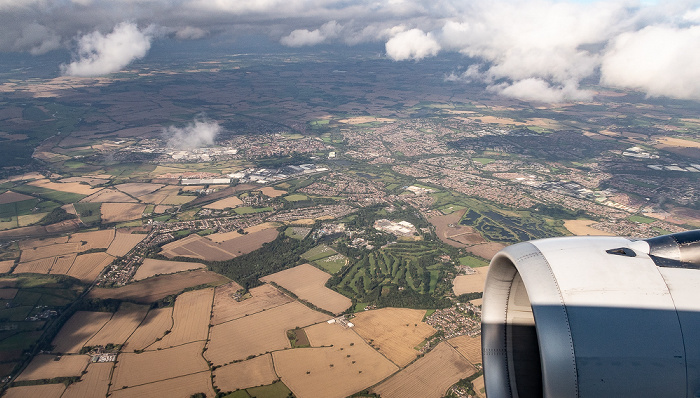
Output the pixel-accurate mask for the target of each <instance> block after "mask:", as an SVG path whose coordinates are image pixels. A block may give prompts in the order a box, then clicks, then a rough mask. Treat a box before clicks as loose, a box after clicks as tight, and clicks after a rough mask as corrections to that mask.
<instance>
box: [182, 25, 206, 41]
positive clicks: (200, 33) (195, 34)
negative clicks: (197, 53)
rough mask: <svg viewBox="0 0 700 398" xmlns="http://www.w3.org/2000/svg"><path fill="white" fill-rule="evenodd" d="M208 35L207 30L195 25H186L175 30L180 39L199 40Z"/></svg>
mask: <svg viewBox="0 0 700 398" xmlns="http://www.w3.org/2000/svg"><path fill="white" fill-rule="evenodd" d="M206 36H207V31H206V30H204V29H201V28H197V27H194V26H185V27H184V28H180V29H177V30H176V31H175V38H177V39H178V40H197V39H202V38H204V37H206Z"/></svg>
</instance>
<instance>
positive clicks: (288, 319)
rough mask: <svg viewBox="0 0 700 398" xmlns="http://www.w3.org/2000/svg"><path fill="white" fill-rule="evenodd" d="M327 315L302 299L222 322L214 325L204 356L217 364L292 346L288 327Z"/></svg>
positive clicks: (310, 322)
mask: <svg viewBox="0 0 700 398" xmlns="http://www.w3.org/2000/svg"><path fill="white" fill-rule="evenodd" d="M327 319H328V315H324V314H322V313H320V312H316V311H313V310H311V309H309V308H308V307H306V306H305V305H304V304H301V303H299V302H296V301H294V302H291V303H288V304H284V305H281V306H279V307H274V308H271V309H269V310H266V311H262V312H258V313H256V314H253V315H250V316H246V317H243V318H239V319H236V320H233V321H229V322H226V323H221V324H219V325H216V326H214V327H212V328H211V333H210V334H209V338H210V341H209V345H208V346H207V348H208V349H207V351H206V352H205V354H204V355H205V356H206V357H207V359H209V360H210V361H211V362H213V363H214V364H215V365H223V364H226V363H229V362H232V361H234V360H240V359H245V358H246V357H248V356H249V355H260V354H265V353H267V352H270V351H274V350H281V349H283V348H290V344H289V339H287V333H286V332H287V330H289V329H294V328H296V327H304V326H307V325H311V324H314V323H317V322H322V321H325V320H327Z"/></svg>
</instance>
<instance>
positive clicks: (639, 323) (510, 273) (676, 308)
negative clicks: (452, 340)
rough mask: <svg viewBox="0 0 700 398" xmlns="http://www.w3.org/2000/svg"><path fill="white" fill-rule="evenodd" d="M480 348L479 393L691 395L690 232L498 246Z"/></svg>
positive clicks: (696, 296)
mask: <svg viewBox="0 0 700 398" xmlns="http://www.w3.org/2000/svg"><path fill="white" fill-rule="evenodd" d="M482 353H483V361H484V363H483V365H484V378H485V384H486V393H487V394H488V396H489V398H501V397H508V398H509V397H518V398H529V397H550V398H567V397H595V398H599V397H700V230H698V231H690V232H684V233H680V234H673V235H665V236H661V237H658V238H653V239H648V240H634V239H628V238H622V237H564V238H552V239H542V240H535V241H531V242H524V243H519V244H516V245H513V246H509V247H507V248H505V249H503V250H502V251H500V252H499V253H498V254H496V256H494V258H493V259H492V260H491V266H490V269H489V273H488V277H487V279H486V286H485V289H484V303H483V308H482Z"/></svg>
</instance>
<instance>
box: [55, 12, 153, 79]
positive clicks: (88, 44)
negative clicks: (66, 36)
mask: <svg viewBox="0 0 700 398" xmlns="http://www.w3.org/2000/svg"><path fill="white" fill-rule="evenodd" d="M147 30H148V29H146V30H144V31H142V30H139V28H138V27H137V26H136V24H134V23H129V22H122V23H120V24H118V25H117V26H115V27H114V30H113V31H112V32H111V33H108V34H106V35H103V34H102V33H100V32H98V31H95V32H92V33H88V34H86V35H84V36H82V37H80V38H79V39H78V49H77V54H76V55H77V58H78V59H77V60H75V61H73V62H71V63H70V64H68V65H65V64H63V65H61V71H62V72H63V73H64V74H66V75H70V76H99V75H105V74H108V73H114V72H118V71H120V70H122V68H124V67H125V66H127V65H128V64H130V63H131V62H132V61H134V60H136V59H140V58H143V57H144V56H145V55H146V53H147V52H148V50H149V49H150V48H151V40H152V36H151V35H150V34H149V33H148V31H147Z"/></svg>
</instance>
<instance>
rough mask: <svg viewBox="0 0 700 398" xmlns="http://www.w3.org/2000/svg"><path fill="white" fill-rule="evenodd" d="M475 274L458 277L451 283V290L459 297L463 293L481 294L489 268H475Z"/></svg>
mask: <svg viewBox="0 0 700 398" xmlns="http://www.w3.org/2000/svg"><path fill="white" fill-rule="evenodd" d="M474 271H476V273H475V274H472V275H459V276H457V277H456V278H455V280H454V281H453V282H452V290H453V291H454V293H455V294H456V295H457V296H459V295H460V294H465V293H474V292H483V291H484V283H486V275H487V274H488V271H489V267H481V268H475V269H474Z"/></svg>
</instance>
